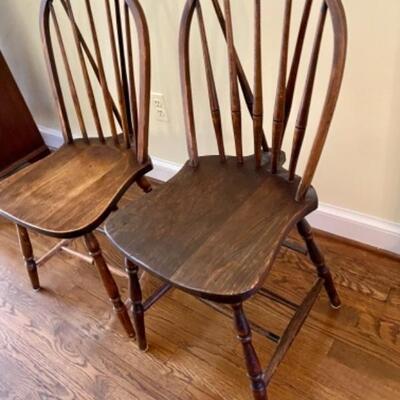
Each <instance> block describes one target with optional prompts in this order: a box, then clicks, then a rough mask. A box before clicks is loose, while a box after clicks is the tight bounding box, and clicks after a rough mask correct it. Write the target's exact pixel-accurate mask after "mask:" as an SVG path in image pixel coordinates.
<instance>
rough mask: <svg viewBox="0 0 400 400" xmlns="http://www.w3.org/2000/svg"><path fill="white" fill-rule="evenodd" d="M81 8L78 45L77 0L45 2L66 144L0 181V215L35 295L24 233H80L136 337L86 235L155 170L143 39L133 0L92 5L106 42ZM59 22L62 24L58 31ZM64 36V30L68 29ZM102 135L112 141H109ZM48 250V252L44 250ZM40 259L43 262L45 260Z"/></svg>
mask: <svg viewBox="0 0 400 400" xmlns="http://www.w3.org/2000/svg"><path fill="white" fill-rule="evenodd" d="M80 4H81V6H82V7H83V6H85V8H86V12H87V15H86V16H85V18H86V21H85V23H87V27H88V29H87V31H88V32H90V33H91V41H92V43H90V42H89V41H86V40H85V38H84V36H83V34H82V33H81V30H80V28H79V27H78V22H77V20H76V19H75V17H74V9H73V7H72V5H74V7H75V6H76V5H77V2H76V1H71V0H57V1H52V0H42V3H41V11H40V14H41V17H40V18H41V32H42V39H43V45H44V51H45V56H46V61H47V66H48V70H49V73H50V76H51V83H52V89H53V92H54V96H55V99H56V103H57V110H58V113H59V116H60V120H61V126H62V132H63V136H64V141H65V144H64V145H63V146H62V147H61V148H60V149H59V150H58V151H56V152H54V153H53V154H52V155H50V156H49V157H47V158H45V159H43V160H41V161H39V162H37V163H36V164H34V165H31V166H29V167H27V168H25V169H24V170H22V171H20V172H19V173H17V174H15V175H13V176H11V177H9V178H8V179H6V180H4V181H2V182H1V184H0V214H1V215H2V216H4V217H6V218H8V219H9V220H11V221H13V222H15V223H16V224H17V231H18V235H19V240H20V244H21V250H22V253H23V256H24V259H25V262H26V267H27V270H28V273H29V277H30V280H31V282H32V286H33V288H34V289H35V290H39V289H40V284H39V277H38V271H37V263H36V261H35V259H34V256H33V250H32V245H31V242H30V238H29V235H28V229H29V230H33V231H36V232H39V233H40V234H43V235H47V236H51V237H55V238H60V239H71V238H77V237H81V236H83V237H84V240H85V243H86V247H87V249H88V251H89V253H90V255H91V257H93V259H94V263H95V264H96V266H97V268H98V270H99V273H100V276H101V278H102V280H103V283H104V286H105V288H106V290H107V293H108V296H109V297H110V300H111V302H112V304H113V306H114V309H115V311H116V314H117V315H118V318H119V319H120V321H121V323H122V325H123V327H124V329H125V331H126V333H127V334H128V335H129V336H130V337H134V336H135V332H134V328H133V326H132V322H131V320H130V318H129V315H128V313H127V310H126V307H125V304H124V303H123V302H122V301H121V298H120V294H119V290H118V287H117V285H116V283H115V281H114V279H113V277H112V275H111V273H110V270H109V268H108V266H107V264H106V262H105V260H104V258H103V256H102V253H101V249H100V247H99V243H98V241H97V239H96V237H95V235H94V233H93V231H94V230H95V229H96V228H97V227H99V225H100V224H102V223H103V222H104V220H105V219H106V218H107V217H108V215H109V214H110V213H111V212H112V211H113V210H115V209H116V207H117V203H118V201H119V199H120V198H121V197H122V195H123V194H124V192H125V191H126V189H127V188H128V187H129V186H130V185H131V184H132V183H134V182H136V183H137V184H138V185H139V186H140V187H141V188H142V189H143V190H146V191H148V190H150V186H149V184H148V182H147V181H146V179H145V178H144V174H145V173H146V172H147V171H149V170H150V169H151V168H152V165H151V161H150V159H149V157H148V154H147V146H148V123H149V98H150V45H149V34H148V29H147V25H146V20H145V16H144V13H143V10H142V8H141V6H140V4H139V1H138V0H126V1H122V0H121V1H120V0H115V1H111V0H104V1H103V2H102V3H101V5H100V4H99V2H98V1H96V14H95V15H99V13H100V11H101V12H104V15H105V19H104V21H107V22H106V23H107V25H108V33H109V37H108V40H104V39H103V40H99V37H98V32H97V30H96V29H97V27H96V20H95V18H94V13H93V10H92V6H93V1H91V0H85V1H84V2H83V0H82V1H81V2H80ZM61 18H64V22H65V23H64V24H62V23H61ZM132 19H133V20H134V21H135V25H136V29H137V36H138V43H139V55H138V60H139V61H138V63H139V64H140V83H139V85H138V87H139V101H138V103H139V107H137V106H136V104H137V100H136V88H135V73H134V72H135V71H134V58H133V47H132V42H133V41H132V38H131V35H132V33H131V24H132V21H131V20H132ZM63 27H65V29H63ZM67 29H68V30H70V31H69V32H67ZM68 33H69V34H70V35H71V37H73V40H74V44H75V47H76V48H75V49H74V48H72V49H69V48H67V47H66V45H65V36H66V35H67V34H68ZM54 42H58V50H59V54H60V58H59V59H58V60H59V64H62V65H63V70H64V71H65V74H66V82H67V83H66V84H64V86H68V88H69V90H63V85H62V80H61V78H60V74H59V72H60V71H59V68H58V67H59V66H58V65H57V62H56V60H57V59H56V55H55V54H56V53H55V47H56V46H53V45H54ZM91 46H93V48H94V55H93V53H92V52H91V50H90V47H91ZM73 50H74V52H75V57H76V58H75V60H76V62H77V64H76V66H77V67H78V69H77V70H74V69H73V65H72V60H73V57H70V54H71V53H72V51H73ZM106 51H107V54H111V55H112V66H111V67H113V69H114V74H115V77H114V78H113V79H115V81H114V85H115V87H116V91H117V94H118V102H116V101H115V100H114V97H113V93H112V85H111V81H110V80H108V79H107V76H106V72H105V71H106V64H105V60H104V53H105V52H106ZM68 53H70V54H68ZM103 60H104V61H103ZM90 68H91V70H90ZM60 69H61V68H60ZM78 71H81V72H82V75H83V81H84V88H85V89H86V92H85V91H84V90H82V93H79V92H78V85H77V84H76V83H75V82H76V80H77V75H78ZM96 85H98V87H97V86H96ZM96 89H98V92H100V93H101V94H102V103H101V104H103V103H104V104H103V107H104V109H105V114H106V115H107V118H108V127H107V126H106V125H105V124H104V119H105V118H102V114H101V111H100V102H98V101H96V96H95V95H96ZM67 93H69V94H70V96H71V98H72V104H73V107H74V109H75V114H76V118H77V120H78V124H79V127H80V134H81V135H80V138H74V137H73V135H72V129H71V123H70V118H72V115H71V114H72V113H69V112H68V110H67V106H66V104H67V102H66V97H65V96H66V95H67ZM85 97H86V99H85V100H87V101H88V103H89V104H90V109H91V112H92V118H93V120H92V121H94V129H93V132H95V134H96V137H90V136H91V135H90V134H89V133H90V129H89V123H90V120H89V116H87V118H86V115H84V112H83V106H82V105H81V104H82V99H83V98H85ZM88 121H89V122H88ZM119 132H122V134H120V133H119ZM109 133H111V136H110V137H107V136H109V135H108V134H109ZM63 244H64V242H63V241H62V242H60V244H58V245H57V246H56V248H60V247H61V246H62V245H63ZM54 252H55V249H53V250H52V251H50V253H54ZM46 258H48V257H47V256H44V258H42V261H44V259H46Z"/></svg>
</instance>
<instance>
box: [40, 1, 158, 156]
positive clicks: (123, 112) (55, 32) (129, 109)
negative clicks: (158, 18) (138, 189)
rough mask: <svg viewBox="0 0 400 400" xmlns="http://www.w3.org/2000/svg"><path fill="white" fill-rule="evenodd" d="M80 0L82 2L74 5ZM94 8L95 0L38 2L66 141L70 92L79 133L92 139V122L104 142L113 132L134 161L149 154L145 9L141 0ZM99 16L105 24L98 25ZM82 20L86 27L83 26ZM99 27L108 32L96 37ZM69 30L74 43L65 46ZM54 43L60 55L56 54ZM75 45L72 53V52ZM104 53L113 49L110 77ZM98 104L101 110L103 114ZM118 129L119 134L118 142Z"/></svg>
mask: <svg viewBox="0 0 400 400" xmlns="http://www.w3.org/2000/svg"><path fill="white" fill-rule="evenodd" d="M78 6H81V8H80V9H78ZM95 10H96V13H94V2H93V0H79V1H76V0H75V1H71V0H42V3H41V11H40V24H41V32H42V41H43V47H44V52H45V58H46V63H47V67H48V70H49V74H50V77H51V84H52V90H53V93H54V97H55V99H56V104H57V110H58V114H59V118H60V121H61V127H62V132H63V136H64V141H65V143H72V142H73V140H74V138H73V135H72V130H71V117H72V115H71V113H70V112H69V110H67V102H66V96H68V95H69V96H70V97H71V99H72V103H73V109H74V110H75V116H76V119H77V121H78V125H79V129H80V134H81V137H82V138H83V139H84V140H85V141H87V142H89V141H90V138H89V135H88V126H89V124H90V123H94V127H95V131H96V134H97V137H98V139H99V140H100V142H102V143H105V141H106V136H111V137H112V140H113V142H114V144H115V145H117V146H122V145H123V146H124V147H126V148H130V147H132V149H133V151H134V152H135V153H136V156H137V159H138V161H139V162H145V161H146V160H147V158H148V126H149V110H150V68H151V65H150V40H149V32H148V27H147V22H146V19H145V15H144V12H143V9H142V7H141V5H140V3H139V0H101V1H96V9H95ZM78 11H81V12H79V13H78ZM101 13H102V17H103V19H101V21H99V20H97V19H98V18H99V17H100V16H101ZM78 17H79V18H78ZM131 20H133V21H134V25H135V26H136V35H137V39H138V40H137V42H138V46H139V47H138V50H139V51H138V53H139V54H138V55H137V57H135V58H136V60H135V61H136V62H137V65H139V74H138V76H139V83H138V84H137V83H136V82H135V77H136V76H137V74H136V73H135V64H136V63H135V62H134V50H133V43H134V41H133V39H132V36H131V35H132V32H131ZM63 21H66V22H65V23H63ZM104 21H105V22H104ZM100 22H101V23H102V24H103V25H105V26H101V25H100ZM83 24H85V25H86V26H87V27H88V29H85V30H84V29H82V28H83ZM80 25H81V26H80ZM100 28H105V31H106V34H107V33H108V35H106V39H104V38H100V37H99V33H100ZM83 31H85V32H86V31H89V32H90V35H88V37H86V38H85V37H84V35H83V33H82V32H83ZM67 35H72V37H73V43H74V48H67V47H66V45H65V43H66V39H65V37H66V36H67ZM57 45H58V49H59V54H60V57H59V58H60V59H59V58H57V57H56V52H55V47H56V46H57ZM91 49H93V50H94V51H93V50H91ZM73 51H74V53H75V57H72V52H73ZM106 54H107V55H108V54H111V61H112V68H111V69H112V71H113V77H112V76H107V72H106V71H107V68H106V66H105V64H106V61H107V59H105V55H106ZM73 60H78V66H76V68H75V69H74V68H73V67H72V62H73ZM61 66H63V68H62V67H61ZM63 73H65V75H66V82H67V86H68V90H63V85H62V83H61V82H62V80H61V74H63ZM79 73H80V74H81V77H82V79H83V83H84V85H83V87H79V85H78V83H77V74H79ZM110 75H111V74H110ZM81 86H82V85H81ZM113 88H115V89H116V95H115V93H112V90H113ZM136 88H138V92H137V90H136ZM78 89H81V90H80V91H79V90H78ZM96 89H97V91H96ZM97 92H99V93H100V95H99V94H97ZM96 94H97V96H96ZM99 96H101V97H102V101H101V102H99V101H98V97H99ZM84 98H86V100H87V102H88V104H89V105H90V110H91V113H90V115H85V114H84V112H83V111H82V109H83V105H82V101H83V99H84ZM138 102H139V104H140V107H139V109H138V105H137V103H138ZM101 109H104V110H105V116H103V115H102V113H101V111H100V110H101ZM89 117H91V118H90V119H89ZM119 133H122V137H123V140H122V142H121V143H120V135H119Z"/></svg>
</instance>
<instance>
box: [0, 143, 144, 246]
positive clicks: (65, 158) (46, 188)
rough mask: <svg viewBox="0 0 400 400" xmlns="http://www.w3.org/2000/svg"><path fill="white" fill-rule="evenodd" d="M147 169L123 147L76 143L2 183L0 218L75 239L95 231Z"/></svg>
mask: <svg viewBox="0 0 400 400" xmlns="http://www.w3.org/2000/svg"><path fill="white" fill-rule="evenodd" d="M150 169H151V163H150V162H148V163H146V164H142V165H140V164H139V163H138V162H137V161H136V157H135V155H134V153H133V152H132V150H130V149H126V148H124V147H123V146H121V147H120V148H117V147H115V146H113V145H108V144H101V143H100V142H99V140H98V139H91V142H90V144H89V145H88V144H86V143H85V142H84V141H83V140H76V141H75V142H73V143H71V144H68V145H64V146H63V147H62V148H61V149H60V150H58V151H57V152H55V153H53V154H52V155H50V156H49V157H47V158H45V159H43V160H41V161H39V162H37V163H35V164H33V165H31V166H29V167H27V168H25V169H24V170H22V171H20V172H18V173H16V174H15V175H13V176H11V177H9V178H8V179H6V180H4V181H3V182H1V184H0V214H1V215H3V216H4V217H6V218H8V219H11V220H12V221H13V222H15V223H17V224H18V225H22V226H24V227H26V228H29V229H33V230H36V231H38V232H40V233H43V234H47V235H50V236H54V237H60V238H69V237H78V236H81V235H83V234H85V233H88V232H90V231H92V230H93V229H94V228H95V227H97V226H98V225H99V224H100V223H101V222H102V221H103V220H104V219H105V218H106V217H107V214H108V213H109V212H111V211H112V210H113V208H115V206H116V203H117V202H118V200H119V199H120V197H121V196H122V195H123V193H124V192H125V190H126V189H127V188H128V187H129V185H131V184H132V183H133V182H134V181H135V180H136V179H137V178H138V177H140V176H141V175H143V174H144V173H146V172H147V171H149V170H150Z"/></svg>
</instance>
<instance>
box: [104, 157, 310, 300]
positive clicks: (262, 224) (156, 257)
mask: <svg viewBox="0 0 400 400" xmlns="http://www.w3.org/2000/svg"><path fill="white" fill-rule="evenodd" d="M282 171H283V170H282ZM282 174H283V172H282ZM297 186H298V180H296V181H295V182H293V183H288V182H287V180H285V179H284V178H283V176H281V175H279V174H278V175H272V174H271V173H270V172H268V171H267V170H266V169H265V168H263V169H259V170H255V168H254V161H250V160H247V159H246V162H245V163H244V164H243V165H238V164H237V161H236V158H234V157H229V158H228V159H227V162H226V163H221V161H220V158H219V157H218V156H207V157H201V162H200V163H199V166H198V167H197V168H192V167H191V166H190V165H189V164H186V165H185V166H184V167H183V169H182V170H181V171H180V172H179V173H178V174H177V175H176V176H175V177H174V178H173V179H172V180H170V181H169V182H168V183H167V184H165V185H163V186H161V187H160V188H158V189H156V190H154V191H153V192H152V193H150V194H149V195H148V196H146V197H145V198H142V199H139V200H137V201H135V202H134V203H132V204H131V205H129V206H128V207H126V208H125V209H123V210H120V211H119V212H118V213H117V214H116V215H113V216H111V217H110V219H109V220H108V221H107V224H106V230H107V233H108V235H109V237H110V238H111V239H112V240H113V241H114V243H115V244H116V246H118V247H119V248H120V250H122V251H123V252H124V253H125V255H126V256H127V257H128V258H129V259H130V260H131V261H133V262H134V263H135V264H137V265H138V266H140V267H143V268H144V269H146V270H148V271H149V272H151V273H153V274H155V275H157V276H158V277H160V278H161V279H163V280H165V281H168V282H170V283H172V284H173V285H175V286H177V287H179V288H181V289H183V290H185V291H189V292H192V293H195V294H197V295H199V296H201V297H204V298H208V299H210V300H214V301H225V300H228V301H229V302H237V301H238V300H239V299H241V300H243V299H244V298H247V297H249V296H250V295H251V294H252V293H254V291H255V290H256V289H257V288H258V285H259V284H261V282H262V280H263V278H264V277H265V275H266V273H267V272H268V270H269V268H270V266H271V265H272V262H273V260H274V258H275V255H276V253H277V251H278V249H279V246H280V244H281V242H282V240H283V239H284V238H285V236H286V234H287V233H288V231H289V229H291V228H292V227H293V226H294V225H295V224H296V222H298V221H300V220H301V219H302V218H303V217H304V216H305V215H307V214H308V213H310V212H311V211H312V210H314V209H315V208H316V207H317V197H316V194H315V192H314V191H313V190H310V193H309V194H308V195H307V198H306V199H305V201H303V202H296V201H295V200H294V194H295V192H296V189H297Z"/></svg>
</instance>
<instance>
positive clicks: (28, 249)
mask: <svg viewBox="0 0 400 400" xmlns="http://www.w3.org/2000/svg"><path fill="white" fill-rule="evenodd" d="M17 233H18V239H19V244H20V246H21V252H22V255H23V256H24V260H25V265H26V269H27V270H28V274H29V278H30V280H31V283H32V287H33V289H34V290H36V291H38V290H40V283H39V275H38V272H37V265H36V261H35V258H34V257H33V249H32V243H31V240H30V238H29V233H28V231H27V230H26V228H24V227H22V226H20V225H17Z"/></svg>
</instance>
